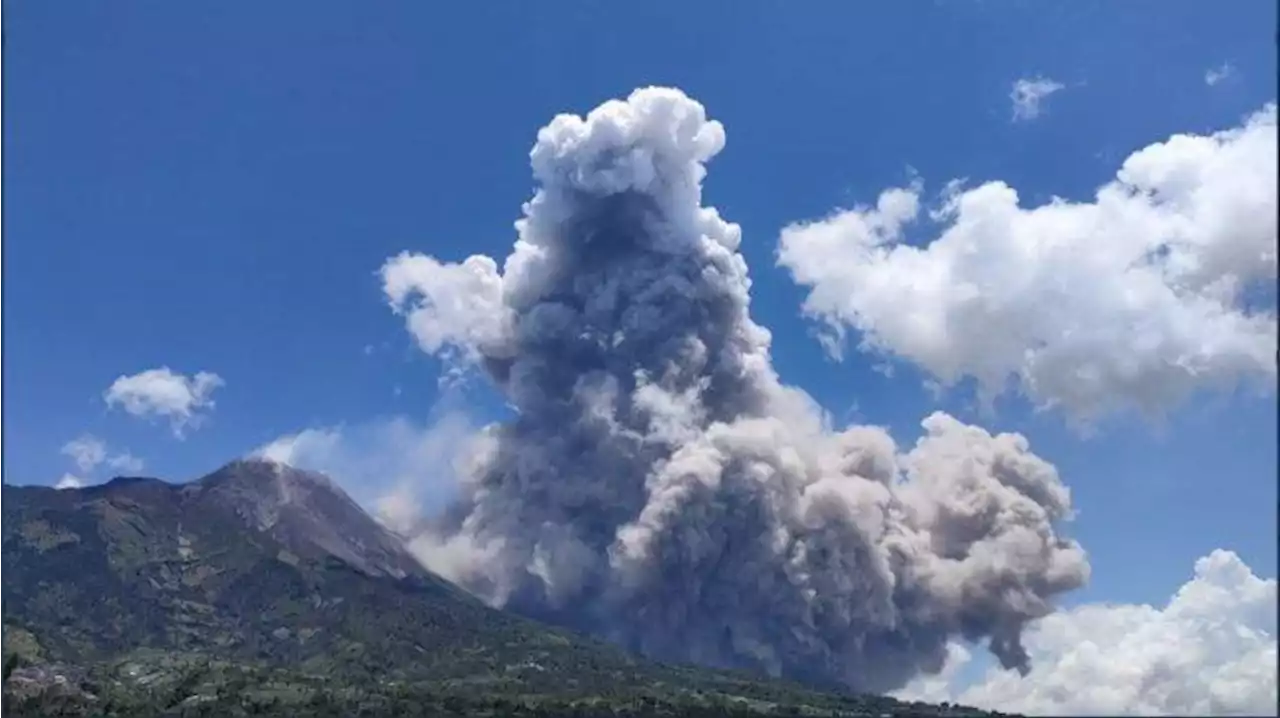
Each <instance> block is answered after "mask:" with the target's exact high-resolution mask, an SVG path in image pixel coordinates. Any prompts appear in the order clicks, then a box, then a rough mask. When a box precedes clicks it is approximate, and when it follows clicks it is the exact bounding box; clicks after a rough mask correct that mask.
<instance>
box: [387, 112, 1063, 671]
mask: <svg viewBox="0 0 1280 718" xmlns="http://www.w3.org/2000/svg"><path fill="white" fill-rule="evenodd" d="M724 142H725V135H724V130H723V128H722V126H721V125H720V123H718V122H716V121H714V120H709V119H708V118H707V116H706V113H705V111H704V109H703V107H702V105H700V104H699V103H697V102H695V101H694V100H692V99H690V98H688V97H687V96H685V95H684V94H683V93H682V92H680V91H678V90H674V89H664V88H647V89H641V90H637V91H635V92H634V93H632V94H631V95H630V97H628V98H627V99H626V100H625V101H616V100H615V101H610V102H606V103H604V104H603V105H601V106H600V107H598V108H596V109H595V110H593V111H592V112H591V113H590V114H588V115H587V116H586V117H585V118H583V117H578V116H574V115H560V116H558V117H556V118H555V119H554V120H553V121H552V122H551V123H550V124H549V125H547V126H546V127H544V128H543V129H542V130H541V131H540V132H539V133H538V139H537V143H536V144H535V146H534V148H533V150H532V152H531V153H530V158H531V163H532V166H533V172H534V176H535V179H536V181H537V183H538V189H537V191H536V193H535V195H534V196H533V198H532V199H531V200H530V201H528V202H527V203H526V204H525V205H524V216H523V218H522V219H520V220H519V221H518V222H516V230H517V236H518V238H517V240H516V242H515V246H514V248H513V249H512V252H511V254H510V256H508V257H507V258H506V260H505V263H504V264H503V266H502V269H501V271H499V268H498V263H497V262H496V261H494V260H493V259H491V258H489V257H486V256H472V257H470V258H467V259H466V260H465V261H463V262H462V263H460V264H452V263H442V262H440V261H438V260H436V259H434V258H431V257H428V256H424V255H420V254H409V253H405V254H402V255H400V256H398V257H395V258H393V259H391V260H389V261H388V262H387V263H386V265H385V266H384V267H383V270H382V272H383V280H384V288H385V291H386V294H387V298H388V300H389V302H390V303H391V305H392V307H393V308H394V309H395V310H396V311H397V312H399V313H401V314H403V315H404V317H405V320H406V323H407V325H408V328H409V329H410V331H411V332H412V333H413V335H414V336H415V337H416V339H417V341H418V343H419V344H420V346H421V347H422V348H423V349H424V350H425V351H427V352H431V353H437V354H445V355H447V356H449V357H451V358H452V359H453V360H455V361H456V360H461V361H463V362H467V363H470V364H472V365H473V366H476V367H479V368H480V369H481V370H482V371H483V372H484V373H485V374H486V375H487V376H488V378H489V379H490V380H491V381H492V383H493V384H494V385H495V387H496V388H497V389H498V390H499V391H500V392H501V393H502V394H503V395H504V396H505V398H506V400H507V401H508V403H509V404H510V406H511V407H512V408H513V410H514V418H513V419H512V420H510V421H508V422H505V423H501V424H497V425H493V426H490V427H488V428H487V429H486V430H485V431H484V432H482V433H481V434H480V435H479V437H478V438H477V439H476V442H475V444H474V446H473V447H472V451H471V452H470V453H469V455H468V461H467V463H466V464H465V466H463V467H462V469H461V472H460V473H461V476H462V478H461V482H462V486H461V494H462V498H461V499H459V500H458V501H457V502H456V503H455V504H453V505H452V506H451V507H450V508H449V509H448V510H447V511H446V512H445V513H444V514H443V515H442V516H439V517H437V518H436V519H435V520H434V521H432V522H431V523H430V525H429V528H427V529H426V530H424V531H423V532H422V533H421V535H419V536H418V537H417V538H416V539H415V540H414V542H413V548H414V550H415V552H416V553H417V555H418V556H419V558H420V559H421V560H423V562H424V563H425V564H427V565H428V566H429V567H431V568H433V569H435V570H437V571H439V572H441V573H443V574H445V575H447V576H449V577H450V578H452V579H453V580H455V581H457V582H458V583H460V584H461V585H463V586H465V587H467V588H468V589H469V590H471V591H473V592H475V593H476V594H478V595H480V596H482V597H484V598H485V599H487V600H488V601H489V602H491V603H492V604H494V605H498V606H504V607H507V608H510V609H513V610H516V611H519V612H522V613H525V614H528V615H532V616H535V617H539V618H543V619H546V620H550V621H554V622H557V623H560V624H563V625H567V626H570V627H574V628H577V629H582V630H585V631H588V632H591V633H594V634H596V635H599V636H603V637H606V638H608V639H611V640H613V641H616V642H618V643H620V644H622V645H624V646H627V647H629V648H632V649H635V650H639V651H641V652H643V653H646V654H648V655H651V656H654V657H658V658H662V659H668V660H684V661H694V662H698V663H703V664H709V665H717V666H726V667H743V668H752V669H757V670H764V671H767V672H769V673H771V674H774V675H783V676H788V677H793V678H799V679H802V680H807V681H810V682H816V683H831V684H837V683H838V684H841V685H844V686H848V687H851V688H854V689H858V690H866V691H887V690H891V689H893V688H897V687H900V686H902V685H903V684H905V683H906V681H908V680H909V679H910V678H912V677H913V676H915V675H916V674H918V673H920V672H922V671H924V672H936V671H937V670H938V669H939V668H940V667H941V666H942V664H943V661H944V660H945V658H946V655H947V650H946V647H947V642H948V640H949V639H950V638H954V637H957V636H962V637H965V638H967V639H970V640H985V641H986V642H987V645H988V646H989V647H990V649H991V651H992V652H993V653H994V654H995V655H996V656H997V657H998V658H999V659H1000V661H1001V662H1002V664H1003V665H1005V666H1006V667H1009V668H1016V669H1018V670H1021V671H1024V672H1025V671H1026V670H1028V664H1027V654H1026V652H1025V651H1024V649H1023V647H1022V643H1021V634H1022V631H1023V628H1024V627H1025V626H1026V625H1027V623H1028V622H1029V621H1032V620H1034V619H1036V618H1038V617H1041V616H1044V615H1047V614H1048V613H1050V612H1051V611H1052V610H1053V609H1052V599H1053V598H1054V597H1055V596H1056V595H1058V594H1061V593H1063V592H1065V591H1068V590H1070V589H1073V588H1075V587H1078V586H1080V585H1081V584H1082V583H1083V582H1084V581H1085V580H1086V578H1087V576H1088V563H1087V561H1086V558H1085V554H1084V552H1083V551H1082V550H1081V548H1080V547H1079V545H1077V544H1076V543H1075V542H1073V541H1070V540H1067V539H1065V538H1063V537H1061V536H1060V535H1059V533H1058V532H1057V529H1056V525H1057V523H1058V522H1059V521H1060V520H1064V519H1067V518H1069V517H1070V513H1071V507H1070V494H1069V492H1068V490H1067V489H1066V488H1065V487H1064V486H1063V485H1062V483H1061V482H1060V481H1059V478H1058V475H1057V472H1056V471H1055V470H1054V468H1053V466H1052V465H1050V464H1048V463H1047V462H1045V461H1044V460H1042V459H1041V458H1039V457H1037V456H1036V455H1035V454H1033V453H1031V451H1030V449H1029V447H1028V444H1027V442H1026V440H1025V439H1024V438H1023V437H1021V436H1019V435H1016V434H1000V435H994V436H993V435H991V434H989V433H987V432H986V431H984V430H982V429H980V428H977V427H973V426H968V425H965V424H963V423H961V422H959V421H957V420H956V419H954V418H952V417H950V416H948V415H946V414H943V413H935V414H933V415H931V416H929V417H928V418H926V419H925V420H924V421H923V427H924V429H925V434H924V436H923V437H922V438H921V439H920V440H919V441H918V442H917V443H916V444H915V446H913V447H906V448H902V449H900V448H899V447H898V446H897V445H896V444H895V443H894V440H893V439H892V438H891V437H890V436H889V435H888V433H887V432H885V431H884V430H882V429H880V428H878V427H874V426H852V427H845V428H843V429H836V428H833V427H832V425H831V421H830V419H829V417H828V416H827V415H826V414H825V413H824V412H823V411H822V410H821V409H820V408H819V407H818V406H817V404H816V403H815V402H814V401H813V400H812V399H811V398H810V397H809V396H808V395H806V394H805V393H804V392H802V391H801V390H799V389H796V388H794V387H789V386H787V385H785V384H783V383H782V382H781V381H780V380H779V378H778V376H777V374H776V373H775V371H774V369H773V366H772V362H771V359H770V356H769V344H770V334H769V332H768V331H767V330H766V329H764V328H763V327H761V326H759V325H757V324H755V323H754V322H753V321H752V320H751V317H750V314H749V311H748V308H749V302H750V293H749V290H750V286H751V282H750V279H749V278H748V275H747V266H746V262H745V261H744V259H743V257H742V255H741V254H740V253H739V252H738V247H739V242H740V240H741V232H740V230H739V228H738V226H737V225H735V224H732V223H730V222H727V221H725V220H724V219H722V218H721V217H720V216H719V214H718V213H717V212H716V210H715V209H714V208H712V207H705V206H703V205H702V202H701V192H702V180H703V177H704V175H705V172H706V171H705V167H704V163H706V162H707V161H708V160H710V159H711V158H712V157H713V156H714V155H715V154H716V153H718V152H719V151H720V150H721V149H722V148H723V146H724Z"/></svg>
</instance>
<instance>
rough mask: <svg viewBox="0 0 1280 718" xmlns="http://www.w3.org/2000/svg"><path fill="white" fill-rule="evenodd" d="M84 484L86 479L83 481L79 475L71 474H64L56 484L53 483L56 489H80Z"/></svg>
mask: <svg viewBox="0 0 1280 718" xmlns="http://www.w3.org/2000/svg"><path fill="white" fill-rule="evenodd" d="M83 486H84V481H82V480H81V479H80V477H78V476H73V475H71V474H63V475H62V478H61V479H58V483H56V484H54V485H53V488H55V489H78V488H81V487H83Z"/></svg>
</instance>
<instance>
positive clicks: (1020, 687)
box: [898, 550, 1277, 716]
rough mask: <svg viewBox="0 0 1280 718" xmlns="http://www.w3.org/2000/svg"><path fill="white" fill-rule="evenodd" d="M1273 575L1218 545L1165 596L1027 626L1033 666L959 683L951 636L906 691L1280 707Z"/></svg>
mask: <svg viewBox="0 0 1280 718" xmlns="http://www.w3.org/2000/svg"><path fill="white" fill-rule="evenodd" d="M1276 600H1277V597H1276V581H1275V579H1268V580H1263V579H1261V578H1258V577H1257V576H1256V575H1254V573H1253V572H1252V571H1251V570H1250V569H1249V567H1248V566H1246V565H1245V564H1244V562H1242V561H1241V560H1240V558H1239V557H1238V556H1236V554H1234V553H1232V552H1230V551H1222V550H1217V551H1214V552H1213V553H1211V554H1210V555H1208V556H1205V557H1204V558H1201V559H1200V560H1199V561H1197V562H1196V565H1195V576H1194V577H1193V578H1192V579H1191V580H1190V581H1188V582H1187V583H1186V584H1185V585H1183V586H1182V587H1181V588H1180V589H1178V591H1177V592H1176V593H1175V594H1174V595H1173V597H1172V598H1170V600H1169V601H1168V603H1166V604H1165V605H1164V606H1163V607H1155V606H1149V605H1124V604H1121V605H1108V604H1086V605H1083V606H1079V607H1076V608H1073V609H1071V610H1069V611H1065V612H1060V613H1056V614H1054V615H1051V616H1048V617H1046V618H1044V619H1042V620H1040V621H1038V622H1037V623H1035V624H1033V625H1032V627H1031V628H1030V629H1029V630H1028V631H1027V636H1026V644H1027V649H1028V651H1029V652H1030V654H1031V658H1032V661H1034V662H1035V665H1036V666H1037V670H1035V671H1033V672H1032V673H1031V674H1030V675H1027V676H1016V675H1011V674H1009V673H1008V672H1004V671H992V672H989V673H988V674H986V675H984V676H982V677H981V678H979V679H978V680H977V681H975V682H973V683H972V684H971V685H967V686H966V685H962V682H961V681H960V680H959V673H960V669H961V668H962V667H963V666H964V664H965V663H966V662H968V661H969V660H970V659H971V657H972V655H971V654H970V653H969V652H968V651H967V650H965V649H964V648H963V647H961V646H959V645H953V646H952V648H951V655H950V656H949V660H948V664H947V666H946V668H945V669H944V670H943V672H942V674H940V675H939V676H937V677H929V678H920V679H917V680H915V681H913V682H912V683H911V684H909V685H908V686H907V688H905V689H904V690H902V691H901V692H899V694H898V695H899V696H900V697H904V698H909V699H915V700H926V701H935V702H936V701H943V700H949V701H954V702H958V703H961V704H964V705H972V706H977V707H982V708H987V709H990V710H999V711H1003V712H1009V713H1021V714H1024V715H1241V716H1249V715H1276V699H1277V695H1276V658H1277V655H1276Z"/></svg>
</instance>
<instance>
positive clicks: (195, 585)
mask: <svg viewBox="0 0 1280 718" xmlns="http://www.w3.org/2000/svg"><path fill="white" fill-rule="evenodd" d="M3 490H4V496H3V523H2V524H0V526H2V527H3V533H4V537H3V540H4V544H3V546H4V548H3V550H4V556H3V560H4V569H5V584H4V606H3V610H4V641H3V643H4V665H5V676H4V714H5V715H6V716H37V715H39V716H58V715H67V716H89V715H93V716H143V715H175V716H177V715H182V716H203V715H208V716H235V715H281V716H285V715H288V716H301V715H307V716H326V715H333V716H339V715H340V716H418V715H424V716H425V715H433V716H435V715H443V716H449V715H467V716H484V715H490V716H506V715H524V716H544V715H545V716H549V715H566V716H597V715H607V716H632V715H635V716H639V715H669V716H704V715H705V716H739V715H795V716H800V715H806V716H827V715H884V714H891V715H904V714H910V715H978V714H980V713H979V712H977V711H972V710H964V709H961V708H959V707H951V706H927V705H923V704H918V705H907V704H903V703H900V702H897V701H894V700H892V699H888V698H881V697H874V696H851V695H845V694H839V693H823V692H819V691H815V690H813V689H810V688H806V687H803V686H799V685H796V684H792V683H787V682H783V681H773V680H762V679H760V678H758V677H755V676H747V675H743V674H739V673H733V672H726V671H713V670H708V669H703V668H695V667H691V666H674V665H666V664H661V663H656V662H652V661H647V660H643V659H640V658H637V657H635V656H632V655H630V654H628V653H626V652H625V651H622V650H621V649H619V648H617V647H615V646H612V645H609V644H606V643H602V642H600V641H596V640H593V639H590V638H586V637H583V636H579V635H576V634H573V633H570V632H567V631H562V630H558V629H554V628H550V627H547V626H544V625H542V624H539V623H535V622H533V621H530V620H527V619H524V618H521V617H518V616H514V615H512V614H508V613H505V612H501V611H497V610H494V609H491V608H489V607H487V606H485V605H483V604H482V603H480V602H479V601H477V600H475V599H474V598H472V597H471V596H469V595H468V594H466V593H464V592H462V591H460V590H459V589H457V588H456V587H454V586H453V585H451V584H449V583H447V582H444V581H442V580H440V579H438V578H436V577H434V576H430V575H422V576H410V577H408V578H405V579H395V578H391V577H388V576H372V575H369V574H366V573H363V572H361V571H358V570H356V569H354V568H352V566H351V565H349V564H347V563H344V562H343V561H340V560H338V559H335V558H332V557H326V556H323V555H318V554H315V553H314V552H312V553H308V552H307V551H306V550H304V549H305V548H306V547H305V546H303V547H301V548H299V546H298V545H289V546H286V545H285V544H283V543H282V542H281V541H279V540H277V539H276V538H275V537H273V536H272V535H270V534H269V533H267V532H264V531H260V530H258V529H257V528H255V527H252V526H250V525H248V524H247V523H246V522H245V520H244V519H242V518H241V516H240V515H238V514H237V513H236V512H235V511H234V510H232V509H230V508H229V507H227V506H224V505H222V504H219V503H218V502H217V501H214V500H211V499H210V498H209V495H208V494H207V493H202V492H200V491H197V490H193V489H192V488H191V487H189V486H188V487H178V486H171V485H169V484H165V483H163V482H159V481H152V480H117V481H115V482H112V483H111V484H108V485H106V486H100V487H93V488H89V489H83V490H73V491H54V490H51V489H45V488H34V487H32V488H16V487H12V486H5V487H4V489H3Z"/></svg>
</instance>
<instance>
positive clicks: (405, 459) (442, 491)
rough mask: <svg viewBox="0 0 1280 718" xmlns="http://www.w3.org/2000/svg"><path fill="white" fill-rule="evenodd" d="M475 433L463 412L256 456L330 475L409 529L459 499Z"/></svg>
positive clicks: (349, 430) (310, 435) (342, 433)
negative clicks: (461, 472) (462, 465)
mask: <svg viewBox="0 0 1280 718" xmlns="http://www.w3.org/2000/svg"><path fill="white" fill-rule="evenodd" d="M475 435H476V429H475V428H474V426H473V424H472V423H471V421H470V420H469V419H468V418H467V417H466V416H464V415H463V414H461V413H457V412H453V413H442V415H441V416H440V417H439V418H437V419H436V420H435V421H433V422H432V423H430V424H428V425H426V426H420V425H418V424H416V423H414V422H413V421H411V420H409V419H406V418H403V417H394V418H391V419H385V420H379V421H374V422H370V423H367V424H362V425H359V426H354V427H348V426H335V427H327V428H314V429H305V430H303V431H300V432H298V433H296V434H290V435H288V436H282V437H280V438H278V439H276V440H274V441H272V442H270V443H269V444H267V445H265V446H262V447H260V448H258V449H257V450H255V451H254V452H253V454H254V455H256V456H261V457H263V458H267V459H271V460H273V461H278V462H281V463H285V464H289V465H291V466H294V467H296V468H299V469H307V470H310V471H319V472H321V473H324V474H327V475H328V476H329V477H330V478H332V479H333V480H334V481H336V482H337V483H338V484H340V485H341V486H342V487H343V489H345V490H346V491H347V493H349V494H350V495H351V497H352V498H354V499H355V500H356V501H358V502H360V503H361V504H364V505H365V506H366V507H367V508H368V509H369V510H370V511H371V512H372V513H373V514H374V515H375V516H377V517H378V519H379V520H381V521H382V522H383V523H384V524H385V525H387V526H388V527H389V528H391V529H393V530H396V531H405V530H408V529H409V528H411V527H412V525H413V524H414V522H416V521H417V520H418V519H419V518H420V517H421V516H423V515H424V514H427V513H430V512H432V511H434V510H435V509H438V508H440V507H441V506H443V505H444V502H445V501H446V500H447V499H449V498H450V497H452V496H453V495H454V492H455V490H456V486H457V478H456V477H457V476H458V474H457V470H456V464H457V462H458V461H460V460H462V459H463V458H464V457H465V455H466V454H465V450H466V448H467V447H468V446H469V445H470V439H471V438H472V437H474V436H475Z"/></svg>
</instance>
